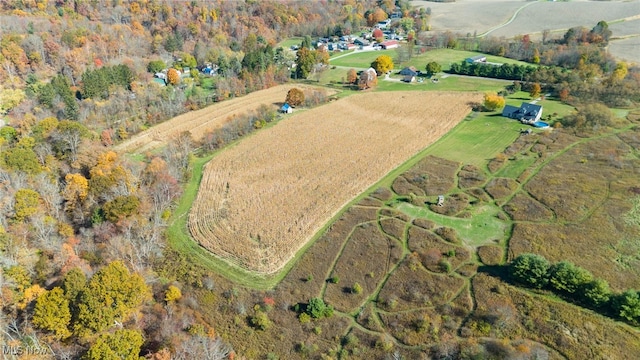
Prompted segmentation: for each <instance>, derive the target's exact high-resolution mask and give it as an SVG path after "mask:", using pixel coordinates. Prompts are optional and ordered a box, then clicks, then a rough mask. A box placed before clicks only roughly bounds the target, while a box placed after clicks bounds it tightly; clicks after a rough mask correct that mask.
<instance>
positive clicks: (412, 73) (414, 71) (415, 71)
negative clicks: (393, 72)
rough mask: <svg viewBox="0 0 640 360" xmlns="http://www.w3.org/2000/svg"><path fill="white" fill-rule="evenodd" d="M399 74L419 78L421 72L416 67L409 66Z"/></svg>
mask: <svg viewBox="0 0 640 360" xmlns="http://www.w3.org/2000/svg"><path fill="white" fill-rule="evenodd" d="M398 74H400V75H404V76H418V75H419V74H420V71H418V69H416V67H415V66H409V67H406V68H404V69H402V70H400V71H399V72H398Z"/></svg>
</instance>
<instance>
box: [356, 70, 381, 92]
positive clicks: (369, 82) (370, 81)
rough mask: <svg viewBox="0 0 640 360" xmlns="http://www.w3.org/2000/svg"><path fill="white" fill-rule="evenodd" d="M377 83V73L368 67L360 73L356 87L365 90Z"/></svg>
mask: <svg viewBox="0 0 640 360" xmlns="http://www.w3.org/2000/svg"><path fill="white" fill-rule="evenodd" d="M377 84H378V75H377V74H376V71H375V70H374V69H372V68H369V69H367V70H365V71H363V72H362V73H361V74H360V78H359V79H358V89H360V90H366V89H370V88H372V87H375V86H376V85H377Z"/></svg>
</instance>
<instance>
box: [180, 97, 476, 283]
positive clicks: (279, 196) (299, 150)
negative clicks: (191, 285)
mask: <svg viewBox="0 0 640 360" xmlns="http://www.w3.org/2000/svg"><path fill="white" fill-rule="evenodd" d="M481 98H482V95H481V94H468V93H431V92H430V93H422V92H391V93H380V92H377V93H366V94H358V95H354V96H350V97H348V98H345V99H342V100H338V101H336V102H333V103H331V104H328V105H325V106H321V107H318V108H315V109H313V110H310V111H306V112H303V113H300V114H298V115H295V116H293V117H290V118H288V119H285V120H283V121H281V122H280V123H278V124H277V125H276V126H274V127H272V128H269V129H266V130H264V131H260V132H259V133H257V134H255V135H253V136H250V137H248V138H245V139H244V140H242V141H241V142H240V143H238V144H237V146H233V147H230V148H227V149H226V150H225V151H223V152H221V153H220V154H219V155H217V156H216V157H214V158H213V159H212V160H211V161H210V162H209V163H208V164H207V165H206V167H205V170H204V174H203V178H202V182H201V184H200V189H199V191H198V195H197V198H196V200H195V202H194V204H193V206H192V208H191V212H190V214H189V221H188V226H189V230H190V232H191V235H192V236H193V237H194V238H195V239H196V240H197V241H198V242H199V243H200V244H201V245H202V246H204V247H205V248H207V249H209V250H211V251H212V252H213V253H215V254H216V255H218V256H220V257H222V258H224V259H226V260H228V261H230V262H232V263H235V264H237V265H240V266H242V267H244V268H246V269H248V270H251V271H255V272H259V273H264V274H271V273H274V272H277V271H278V270H280V269H281V268H282V267H283V266H284V265H285V264H286V263H287V262H288V261H289V260H291V259H292V258H293V256H294V255H295V253H296V252H297V251H298V250H299V249H300V248H301V247H302V246H304V245H305V243H307V242H308V241H309V239H310V238H311V237H312V236H313V235H314V233H316V232H317V231H318V230H319V229H320V228H321V227H322V226H323V225H324V224H325V223H326V221H328V220H329V219H330V218H331V217H332V216H333V215H334V214H336V213H337V212H338V211H339V210H340V209H341V208H342V207H344V206H345V205H346V204H347V203H348V202H349V201H350V200H352V199H353V198H354V197H356V196H357V195H358V194H360V193H361V192H362V191H364V190H366V189H367V188H368V187H370V186H371V185H373V184H374V183H375V182H376V181H378V180H379V179H380V178H382V177H383V176H384V175H385V174H387V173H389V172H390V171H391V170H393V169H394V168H396V167H398V166H399V165H401V164H402V163H403V162H405V161H406V160H408V159H409V158H410V157H411V156H413V155H415V154H416V153H418V152H419V151H420V150H422V149H424V148H425V147H427V146H428V145H430V144H431V143H433V142H434V141H436V140H437V139H438V138H440V137H441V136H442V135H444V134H445V133H447V132H448V131H449V130H451V129H452V128H453V127H454V126H455V125H456V124H458V122H460V121H461V120H462V119H463V118H464V117H465V115H466V114H467V113H468V112H469V111H470V107H469V102H470V101H476V102H478V101H480V100H481Z"/></svg>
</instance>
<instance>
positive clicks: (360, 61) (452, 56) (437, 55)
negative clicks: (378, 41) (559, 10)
mask: <svg viewBox="0 0 640 360" xmlns="http://www.w3.org/2000/svg"><path fill="white" fill-rule="evenodd" d="M479 54H480V53H477V52H473V51H464V50H453V49H435V50H429V51H425V52H423V53H420V47H419V46H416V47H415V48H414V55H413V57H412V58H411V59H410V60H409V61H407V62H406V63H403V64H395V70H400V69H402V68H403V67H405V66H415V67H416V68H417V69H419V70H424V69H425V67H426V66H427V63H429V62H432V61H435V62H437V63H439V64H440V65H441V66H442V69H443V70H444V71H447V70H449V68H450V67H451V64H454V63H460V62H462V61H464V60H465V59H466V58H468V57H473V56H476V55H479ZM380 55H388V56H391V58H392V59H394V62H397V57H398V56H397V55H398V51H397V50H396V49H391V50H378V51H356V52H353V53H351V54H348V55H345V56H341V57H338V58H336V59H333V58H332V59H331V60H330V65H335V66H347V67H354V68H368V67H369V66H371V63H372V62H373V61H374V60H375V59H376V58H377V57H378V56H380ZM486 56H487V61H488V62H492V63H500V64H518V65H530V66H535V65H533V64H529V63H526V62H523V61H518V60H513V59H508V58H504V57H500V56H492V55H486Z"/></svg>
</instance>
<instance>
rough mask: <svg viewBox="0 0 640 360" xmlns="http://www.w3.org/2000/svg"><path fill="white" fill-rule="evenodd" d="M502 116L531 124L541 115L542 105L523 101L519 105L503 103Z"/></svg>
mask: <svg viewBox="0 0 640 360" xmlns="http://www.w3.org/2000/svg"><path fill="white" fill-rule="evenodd" d="M502 116H504V117H508V118H511V119H516V120H519V121H520V122H522V123H525V124H533V123H534V122H536V121H538V120H540V117H541V116H542V106H541V105H536V104H531V103H525V102H523V103H522V104H521V105H520V107H515V106H511V105H505V107H504V109H502Z"/></svg>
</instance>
